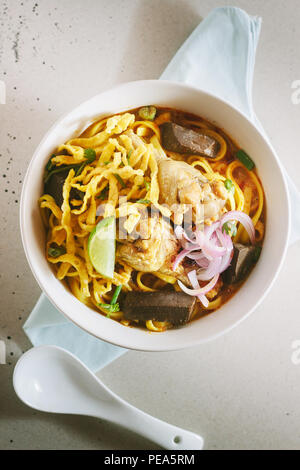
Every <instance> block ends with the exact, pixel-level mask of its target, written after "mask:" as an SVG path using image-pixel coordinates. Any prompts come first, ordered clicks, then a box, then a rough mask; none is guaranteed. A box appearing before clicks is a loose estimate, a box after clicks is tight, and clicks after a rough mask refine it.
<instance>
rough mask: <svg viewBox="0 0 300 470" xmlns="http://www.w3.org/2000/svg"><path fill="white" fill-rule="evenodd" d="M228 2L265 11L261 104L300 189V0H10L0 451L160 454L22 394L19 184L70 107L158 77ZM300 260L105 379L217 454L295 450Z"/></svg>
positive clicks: (23, 272) (0, 41)
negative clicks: (171, 345) (175, 346)
mask: <svg viewBox="0 0 300 470" xmlns="http://www.w3.org/2000/svg"><path fill="white" fill-rule="evenodd" d="M231 3H235V5H236V6H240V7H242V8H244V9H245V10H246V11H248V13H250V14H253V15H260V16H262V17H263V29H262V34H261V39H260V44H259V49H258V54H257V65H256V72H255V83H254V101H255V106H256V112H257V114H258V116H259V118H260V119H261V121H262V123H263V125H264V127H265V129H266V131H267V132H268V134H269V136H270V137H271V139H272V142H273V144H274V146H275V148H276V150H277V151H278V154H279V156H280V158H281V159H282V162H283V163H284V165H285V166H286V168H287V170H288V171H289V173H290V174H291V175H292V176H293V178H294V180H295V182H296V184H297V185H298V187H300V158H299V144H298V137H299V122H300V119H299V118H300V104H299V105H293V104H292V100H291V94H292V88H291V87H292V83H293V82H294V81H295V80H300V59H299V57H300V28H299V24H300V8H299V1H298V0H288V1H285V2H283V1H282V0H264V2H262V1H260V0H236V1H235V2H231V1H227V0H223V1H217V0H216V1H213V0H209V1H207V0H205V1H204V0H203V1H202V0H123V1H122V0H110V1H105V0H99V1H96V0H64V1H63V2H62V1H58V0H52V1H51V2H49V1H47V0H37V1H36V2H35V1H34V0H23V1H19V0H9V1H8V0H6V1H4V0H0V80H2V81H4V82H5V84H6V90H7V100H6V104H5V105H0V123H1V125H0V165H1V171H0V180H1V185H0V193H1V198H0V203H1V214H0V217H1V224H0V233H1V235H0V240H1V242H0V256H1V260H0V266H1V268H0V286H1V296H0V298H1V302H0V311H1V313H0V339H1V340H4V341H5V342H6V346H7V364H6V365H0V449H22V448H26V449H153V448H154V447H153V445H152V444H151V443H149V442H147V441H145V440H144V439H142V438H140V437H138V436H136V435H134V434H131V433H129V432H126V431H124V430H123V429H120V428H118V427H117V426H114V425H111V424H107V423H105V422H101V421H99V420H96V419H91V418H84V417H74V416H55V415H47V414H42V413H39V412H35V411H33V410H31V409H29V408H27V407H26V406H25V405H23V404H22V403H21V402H20V401H19V400H18V399H17V398H16V396H15V394H14V391H13V387H12V372H13V367H14V365H15V362H16V360H17V359H18V357H19V356H20V354H21V353H22V351H25V350H27V349H28V348H30V344H29V342H28V340H27V339H26V337H25V335H24V333H23V330H22V325H23V323H24V321H25V320H26V318H27V316H28V314H29V313H30V311H31V309H32V307H33V306H34V304H35V302H36V300H37V298H38V296H39V294H40V290H39V287H38V286H37V284H36V282H35V280H34V278H33V276H32V274H31V272H30V270H29V267H28V265H27V262H26V259H25V256H24V253H23V249H22V246H21V239H20V233H19V225H18V209H19V198H20V191H21V185H22V180H23V177H24V174H25V171H26V167H27V165H28V163H29V160H30V158H31V156H32V153H33V151H34V149H35V148H36V146H37V145H38V143H39V141H40V140H41V138H42V136H43V134H44V133H45V132H46V131H47V129H48V128H49V127H50V126H51V125H52V124H53V122H54V121H55V120H56V119H57V118H58V117H59V116H60V115H61V114H62V113H65V112H66V111H68V110H69V109H72V108H73V107H75V106H76V105H77V104H79V103H80V102H82V101H84V100H86V99H87V98H89V97H91V96H93V95H95V94H97V93H99V92H100V91H101V90H102V89H104V88H107V87H109V86H111V85H114V84H116V83H119V82H122V81H128V80H137V79H143V78H144V79H145V78H157V77H159V75H160V74H161V73H162V71H163V70H164V68H165V66H166V65H167V63H168V62H169V60H170V59H171V58H172V56H173V55H174V53H175V52H176V50H177V49H178V47H179V46H180V45H181V44H182V42H183V41H184V40H185V39H186V38H187V36H188V35H189V34H190V33H191V32H192V30H193V29H194V27H195V26H196V25H197V24H198V23H199V21H200V20H201V18H202V17H204V16H205V15H207V13H208V12H209V11H210V10H211V9H212V8H214V7H217V6H222V5H229V4H231ZM274 189H275V190H276V188H274ZM274 256H276V254H275V253H274ZM299 257H300V244H299V243H298V244H296V245H294V246H292V247H291V248H290V249H289V251H288V255H287V258H286V262H285V264H284V267H283V269H282V271H281V273H280V276H279V277H278V279H277V281H276V283H275V285H274V287H273V288H272V291H271V293H270V294H269V295H268V297H267V298H266V299H265V300H264V302H263V303H262V305H261V306H260V307H259V308H258V309H257V310H256V311H255V313H254V314H253V315H252V316H251V317H250V318H248V319H247V320H246V321H245V322H243V323H242V324H241V325H240V326H238V327H237V328H235V329H234V330H233V331H232V332H230V333H229V334H227V335H226V336H224V337H221V338H219V339H217V340H215V341H213V342H211V343H208V344H206V345H203V346H199V347H197V348H193V349H191V350H186V351H183V352H172V353H156V354H149V353H141V352H129V353H127V354H126V355H124V356H123V357H122V358H120V359H118V360H117V361H115V362H114V363H112V364H111V365H109V366H108V367H106V368H105V369H104V370H103V371H101V373H100V376H101V378H102V379H103V381H104V382H105V383H106V384H107V385H108V386H109V387H111V388H112V390H114V391H115V392H116V393H118V394H119V395H120V396H122V397H123V398H125V399H127V400H129V401H130V402H131V403H132V404H134V405H135V406H137V407H140V408H141V409H143V410H145V411H147V412H149V413H151V414H153V415H154V416H157V417H159V418H161V419H164V420H167V421H169V422H171V423H173V424H176V425H178V426H181V427H186V428H187V429H190V430H192V431H195V432H198V433H200V434H201V435H202V436H203V437H204V439H205V446H206V448H207V449H223V448H226V449H229V448H231V449H253V448H259V449H279V448H282V449H288V448H289V449H299V448H300V430H299V420H300V398H299V390H300V365H299V366H297V365H294V364H293V362H292V360H291V356H292V353H293V349H292V343H293V342H294V341H295V340H298V339H300V311H299V305H300V289H299Z"/></svg>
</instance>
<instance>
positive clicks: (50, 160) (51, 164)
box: [46, 153, 56, 171]
mask: <svg viewBox="0 0 300 470" xmlns="http://www.w3.org/2000/svg"><path fill="white" fill-rule="evenodd" d="M54 157H56V155H55V154H54V153H53V154H52V155H51V157H50V158H49V160H48V162H47V165H46V170H47V171H51V170H52V168H53V167H54V166H55V165H53V163H52V158H54Z"/></svg>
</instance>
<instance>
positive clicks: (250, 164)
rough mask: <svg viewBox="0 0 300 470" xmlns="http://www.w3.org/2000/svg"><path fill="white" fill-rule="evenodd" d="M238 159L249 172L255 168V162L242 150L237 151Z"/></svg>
mask: <svg viewBox="0 0 300 470" xmlns="http://www.w3.org/2000/svg"><path fill="white" fill-rule="evenodd" d="M236 158H237V159H238V160H239V161H240V162H241V163H242V164H243V165H244V166H245V167H246V168H247V170H250V171H251V170H253V168H254V167H255V163H254V161H253V160H252V159H251V158H250V157H249V155H248V154H247V153H246V152H245V151H244V150H242V149H240V150H238V151H237V153H236Z"/></svg>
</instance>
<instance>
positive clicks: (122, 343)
mask: <svg viewBox="0 0 300 470" xmlns="http://www.w3.org/2000/svg"><path fill="white" fill-rule="evenodd" d="M158 83H159V84H166V85H168V84H169V85H171V86H174V85H175V86H177V87H178V88H182V89H186V90H190V91H191V92H194V93H199V92H200V93H202V94H204V95H207V96H208V97H210V98H212V99H214V100H217V101H219V102H220V103H222V104H223V105H226V106H227V107H229V108H231V109H232V110H234V111H235V112H236V113H237V114H238V115H240V117H241V118H242V119H243V120H245V121H246V122H247V125H248V126H251V127H252V128H254V129H255V130H256V131H257V133H258V134H259V135H260V137H261V138H262V139H263V141H264V144H265V145H266V146H267V147H268V148H269V150H270V152H271V154H272V157H273V159H274V160H275V162H276V164H277V167H278V170H279V173H280V177H281V180H282V184H283V190H284V192H285V197H286V209H287V214H286V218H287V225H286V227H285V239H284V242H283V243H282V252H281V256H280V258H279V259H278V263H277V268H276V270H275V272H274V273H273V276H272V278H270V280H269V282H268V285H267V288H266V289H265V291H264V293H263V294H262V295H261V296H260V297H259V298H258V299H257V300H256V302H255V303H254V304H253V305H252V307H251V308H250V309H249V310H248V311H247V312H246V313H244V314H243V315H241V316H240V318H238V319H237V320H236V321H233V322H232V323H231V324H230V325H228V326H226V327H225V328H223V329H221V330H220V331H217V332H216V333H214V334H210V335H208V336H207V337H206V338H199V339H197V338H196V339H194V340H193V339H191V340H185V341H181V343H180V344H178V345H176V346H175V345H174V346H170V345H165V346H164V345H160V346H159V347H156V346H155V344H154V345H151V346H148V345H145V346H144V345H143V346H142V347H136V346H134V345H132V344H131V343H130V340H127V339H125V340H124V338H122V339H121V340H118V341H117V340H116V339H115V338H112V337H111V335H109V334H105V331H104V332H103V334H102V333H101V337H100V336H99V335H98V334H96V333H95V332H94V331H92V329H89V328H88V326H87V325H82V324H80V323H79V322H78V321H75V320H74V319H73V318H71V316H70V315H69V314H67V313H66V312H65V311H64V310H62V308H61V307H59V306H58V305H57V302H56V300H55V299H54V298H53V297H52V296H51V295H50V294H49V293H48V291H47V286H45V285H44V283H43V282H42V280H41V279H39V277H38V275H37V272H36V269H35V266H34V263H32V261H31V256H30V247H29V243H28V240H27V235H26V231H25V229H24V227H25V219H26V208H25V205H24V200H25V195H26V193H27V191H28V178H29V174H30V172H31V168H32V166H33V165H34V163H35V161H36V159H37V156H38V154H39V152H40V148H41V147H42V146H43V144H44V142H45V141H46V140H47V139H48V136H49V135H50V134H51V133H52V132H53V130H54V129H55V128H57V127H58V126H59V125H60V124H61V123H62V122H63V121H64V119H65V118H67V116H68V115H69V114H71V113H74V112H76V110H78V109H79V108H80V107H82V106H83V105H85V104H87V103H88V102H89V101H93V100H94V99H95V98H96V97H98V96H100V95H102V94H103V93H106V92H114V91H117V90H119V89H122V88H126V87H128V86H135V85H143V84H145V85H146V84H147V85H153V86H156V85H157V84H158ZM259 124H260V123H259V122H258V121H257V122H253V121H251V120H250V118H249V117H248V116H247V115H246V114H245V113H244V112H242V111H241V110H239V109H238V108H237V107H236V106H234V105H232V104H231V103H230V102H229V101H228V100H225V99H223V98H220V97H219V96H217V95H215V94H213V93H210V92H207V91H206V90H204V89H202V88H197V87H195V86H192V85H189V84H185V83H181V82H176V81H172V80H159V79H151V80H134V81H128V82H122V83H119V84H117V85H115V86H113V87H106V88H104V89H103V90H102V91H101V92H100V93H98V94H96V95H93V96H91V97H90V98H88V99H87V100H84V101H83V102H81V103H79V104H78V105H76V106H75V107H74V108H72V109H70V110H68V111H66V112H65V113H63V114H62V115H61V116H60V117H59V118H58V119H57V120H56V121H55V122H54V123H53V124H52V126H51V127H50V128H49V129H48V131H47V132H46V133H45V134H44V135H43V137H42V139H41V140H40V142H39V144H38V146H37V147H36V148H35V151H34V153H33V155H32V157H31V159H30V162H29V164H28V167H27V170H26V174H25V177H24V180H23V184H22V191H21V198H20V206H19V207H20V208H19V224H20V232H21V239H22V245H23V249H24V252H25V255H26V259H27V262H28V264H29V266H30V269H31V272H32V274H33V276H34V278H35V280H36V281H37V283H38V285H39V286H40V288H41V290H42V293H44V294H45V295H46V297H47V298H48V300H49V301H50V302H51V303H52V304H53V305H54V306H55V308H56V309H57V310H58V311H59V312H61V313H62V315H63V316H64V317H65V318H66V319H67V320H69V321H71V322H72V323H74V324H75V325H76V326H78V327H79V328H80V329H82V330H84V331H85V332H87V333H89V334H91V335H92V336H94V337H96V338H98V339H99V340H102V341H104V342H108V343H110V344H113V345H115V346H118V347H122V348H126V349H129V350H138V351H149V352H163V351H175V350H182V349H187V348H190V347H194V346H197V345H199V344H204V343H207V342H209V341H212V340H214V339H216V338H218V337H220V336H222V335H224V334H226V333H228V332H229V331H230V330H232V329H233V328H234V327H236V326H237V325H238V324H239V323H241V322H242V321H243V320H245V319H246V318H247V317H248V316H249V315H250V314H251V313H253V311H254V310H255V309H256V308H257V307H258V306H259V305H260V304H261V303H262V301H263V300H264V299H265V297H266V296H267V295H268V293H269V292H270V290H271V288H272V286H273V284H274V282H275V280H276V279H277V276H278V274H279V272H280V270H281V268H282V266H283V262H284V259H285V256H286V253H287V249H288V244H289V237H290V231H291V202H290V194H289V190H288V185H287V180H286V176H285V171H284V167H283V165H282V163H281V161H280V159H279V157H278V155H277V153H276V151H275V149H274V147H273V145H272V144H271V142H270V140H269V139H268V137H267V136H266V134H265V133H264V132H263V130H262V127H259ZM57 281H58V280H57ZM58 282H60V281H58ZM78 302H79V300H78ZM160 334H161V333H160Z"/></svg>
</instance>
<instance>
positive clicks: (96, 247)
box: [88, 217, 116, 279]
mask: <svg viewBox="0 0 300 470" xmlns="http://www.w3.org/2000/svg"><path fill="white" fill-rule="evenodd" d="M115 253H116V219H115V217H106V218H105V219H102V220H101V221H100V222H99V223H98V225H97V226H96V227H95V228H94V230H93V231H92V232H91V233H90V236H89V241H88V254H89V258H90V260H91V263H92V265H93V266H94V268H95V269H96V271H97V272H98V273H99V274H101V276H104V277H107V278H109V279H112V278H113V275H114V269H115Z"/></svg>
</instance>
